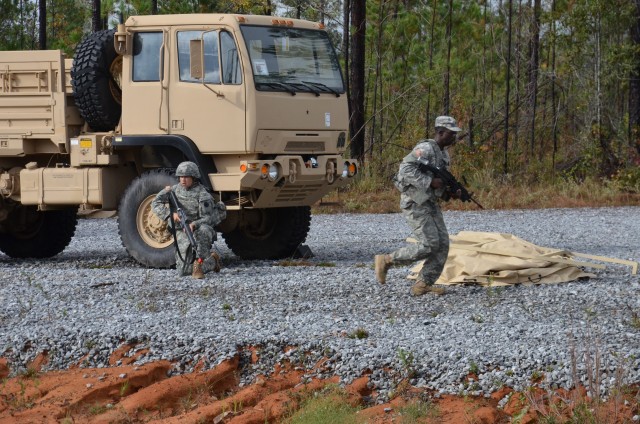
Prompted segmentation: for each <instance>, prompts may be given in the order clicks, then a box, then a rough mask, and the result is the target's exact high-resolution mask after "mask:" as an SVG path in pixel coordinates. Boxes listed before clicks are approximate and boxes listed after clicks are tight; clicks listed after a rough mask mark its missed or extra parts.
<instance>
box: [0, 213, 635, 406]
mask: <svg viewBox="0 0 640 424" xmlns="http://www.w3.org/2000/svg"><path fill="white" fill-rule="evenodd" d="M445 221H446V223H447V226H448V228H449V232H450V233H451V234H455V233H457V232H459V231H463V230H465V231H500V232H504V233H511V234H515V235H516V236H518V237H521V238H523V239H525V240H528V241H531V242H533V243H536V244H539V245H542V246H548V247H555V248H559V249H560V248H561V249H568V250H572V251H575V252H582V253H589V254H593V255H602V256H607V257H613V258H619V259H628V260H635V261H638V260H640V207H623V208H593V209H591V208H589V209H546V210H517V211H478V212H445ZM408 235H409V234H408V229H407V226H406V224H405V222H404V220H403V218H402V217H401V216H400V215H398V214H391V215H349V214H347V215H344V214H343V215H318V216H314V217H313V220H312V226H311V232H310V234H309V237H308V238H307V242H306V244H307V245H308V246H309V247H310V248H311V249H312V251H313V252H314V254H315V257H314V258H312V259H311V262H312V263H313V264H315V265H316V266H279V264H278V262H277V261H242V260H240V259H238V258H236V257H235V256H233V255H232V254H231V253H230V251H229V250H228V249H227V248H226V246H225V245H224V242H218V243H217V246H218V249H219V250H220V251H221V253H222V254H223V257H224V262H225V268H224V269H223V270H222V272H221V273H220V274H209V275H208V276H207V279H205V280H193V279H191V278H182V279H181V278H178V277H176V274H175V271H174V270H157V269H145V268H143V267H141V266H140V265H138V264H137V263H136V262H134V261H133V260H132V259H130V258H129V257H128V256H127V254H126V251H125V250H124V248H123V247H122V246H121V244H120V240H119V237H118V233H117V222H116V221H115V220H114V219H108V220H81V221H80V223H79V226H78V229H77V231H76V235H75V237H74V239H73V241H72V242H71V244H70V245H69V247H68V248H67V249H66V250H65V251H64V252H63V253H62V254H60V255H58V256H57V257H55V258H53V259H50V260H41V261H35V260H24V261H18V260H12V259H10V258H8V257H6V256H4V255H2V254H0V305H2V307H1V308H0V356H2V357H5V358H7V359H8V360H9V362H10V365H11V368H12V371H13V372H14V373H18V372H21V371H23V370H24V369H25V367H26V366H27V364H28V363H29V361H31V360H32V359H33V358H34V357H35V356H36V355H37V354H38V353H40V352H43V351H47V352H48V355H49V364H48V368H50V369H64V368H66V367H68V366H69V365H71V364H76V363H79V361H81V362H80V363H81V365H82V366H92V367H94V366H97V367H105V366H108V358H109V355H110V354H111V353H112V352H113V351H114V350H115V349H116V348H118V347H119V346H120V345H121V344H122V343H125V342H129V343H136V348H135V349H133V350H132V351H131V352H130V354H133V353H134V350H140V349H143V348H148V349H149V353H148V354H145V355H142V356H141V358H140V362H147V361H152V360H156V359H161V358H162V359H168V360H171V361H173V362H174V363H175V369H174V371H173V372H174V373H180V372H187V371H190V370H192V368H193V366H194V365H195V364H196V363H197V362H198V361H201V360H204V361H205V364H206V367H207V368H208V367H212V366H214V365H215V364H217V363H219V362H220V361H222V360H224V359H225V358H228V357H230V356H232V355H235V354H238V352H240V354H241V355H242V357H243V358H244V359H248V357H249V355H250V353H249V351H248V350H247V349H245V348H246V347H248V346H258V347H259V356H260V361H259V362H258V363H257V364H250V363H249V361H248V360H247V361H244V362H243V374H242V375H243V383H244V384H246V383H250V382H251V381H252V379H253V377H254V375H255V374H256V373H258V372H267V371H269V370H271V369H272V367H273V365H274V364H275V363H276V362H279V361H285V360H287V361H292V362H294V363H295V364H296V365H297V366H301V367H306V368H309V367H311V366H312V365H313V364H314V363H315V362H316V361H318V360H319V359H320V358H321V357H327V358H330V360H329V361H328V363H327V364H326V365H328V367H329V369H328V370H327V371H325V372H324V373H325V375H326V374H331V373H335V374H338V375H340V376H341V377H342V379H343V381H345V382H347V381H351V380H352V379H353V378H355V377H358V376H360V375H362V374H363V373H364V372H371V373H372V374H371V382H372V384H373V385H375V386H376V388H377V390H378V391H379V392H380V394H381V396H380V398H379V399H378V400H379V401H382V400H383V399H385V397H386V396H387V395H388V394H389V392H390V391H392V390H393V389H394V387H395V385H396V384H397V383H398V382H399V381H400V380H401V379H402V378H405V377H409V378H410V379H411V382H412V383H413V384H414V385H417V386H421V387H429V388H432V389H435V390H436V391H437V392H439V393H451V394H475V395H488V394H489V393H492V392H494V391H496V390H498V389H499V388H501V387H503V386H509V387H513V388H514V389H516V390H522V389H524V388H526V387H528V386H530V385H532V384H538V385H540V386H542V387H548V388H559V387H564V388H569V387H571V386H573V385H574V384H575V382H576V379H579V380H580V381H581V382H582V384H585V385H586V386H587V387H588V389H590V390H591V391H592V392H593V391H600V393H593V394H596V395H597V394H600V395H606V394H607V393H610V392H611V390H612V389H613V388H616V387H619V386H620V385H622V384H627V383H634V382H640V279H639V277H638V276H637V275H633V276H632V275H630V268H629V267H627V266H623V265H616V264H609V263H607V264H605V265H606V266H607V269H606V270H604V271H602V270H590V271H593V272H595V273H596V274H597V275H598V277H597V278H595V279H591V280H590V281H587V282H574V283H565V284H558V285H541V286H535V285H532V286H524V285H522V286H515V287H508V288H499V289H497V288H493V289H487V288H481V287H471V286H468V287H453V288H449V289H448V293H447V294H446V295H444V296H442V297H438V298H437V297H433V296H430V295H426V296H423V297H420V298H413V297H410V296H409V287H410V285H411V282H410V281H409V280H407V279H406V278H405V277H406V275H407V274H408V269H409V267H406V268H395V269H393V270H391V271H390V272H389V277H388V283H387V284H386V285H384V286H383V285H379V284H377V283H376V282H375V278H374V272H373V266H372V260H373V255H374V254H376V253H383V252H387V251H391V250H393V249H395V248H397V247H399V246H401V245H402V244H403V243H404V239H405V238H406V237H407V236H408ZM357 330H360V333H362V334H365V333H366V334H368V335H367V336H366V337H363V338H360V339H359V338H357V337H353V336H355V334H356V332H357ZM287 346H297V349H294V350H289V351H287V352H285V347H287ZM598 359H599V360H600V363H599V364H597V366H596V362H597V360H598ZM314 372H315V371H311V370H309V372H308V377H311V376H312V375H313V373H314ZM316 373H317V372H316ZM471 373H473V374H475V375H477V379H475V378H470V377H469V374H471ZM539 377H542V378H539ZM533 380H535V381H536V383H534V382H533Z"/></svg>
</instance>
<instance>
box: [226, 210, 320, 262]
mask: <svg viewBox="0 0 640 424" xmlns="http://www.w3.org/2000/svg"><path fill="white" fill-rule="evenodd" d="M310 224H311V208H310V207H309V206H298V207H292V208H272V209H246V210H244V211H243V218H242V220H241V222H240V224H239V225H238V227H237V228H236V229H235V230H233V231H231V232H228V233H223V234H222V236H223V237H224V240H225V242H226V243H227V246H229V248H230V249H231V250H232V251H233V253H235V254H236V255H237V256H240V257H241V258H243V259H281V258H286V257H290V256H292V255H293V253H294V252H295V250H296V248H297V247H298V246H299V245H300V244H302V243H304V241H305V239H306V238H307V234H308V233H309V226H310Z"/></svg>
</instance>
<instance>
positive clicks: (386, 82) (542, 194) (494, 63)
mask: <svg viewBox="0 0 640 424" xmlns="http://www.w3.org/2000/svg"><path fill="white" fill-rule="evenodd" d="M201 12H204V13H208V12H212V13H213V12H215V13H252V14H269V15H279V16H288V17H295V18H303V19H308V20H312V21H318V22H322V23H324V24H325V26H326V29H327V30H328V32H329V33H330V34H331V37H332V38H333V41H334V44H335V45H336V50H337V52H338V54H339V55H340V58H341V61H342V64H343V71H344V75H345V85H346V88H347V92H348V96H349V112H350V115H351V116H350V128H349V130H350V143H349V146H348V153H349V154H350V156H351V157H353V158H357V159H359V161H360V163H361V167H360V178H359V179H358V180H357V182H356V183H355V184H352V186H350V187H349V188H347V189H345V190H341V191H339V192H336V193H335V194H334V195H332V196H331V197H330V198H329V199H324V200H323V202H321V203H320V205H318V206H317V208H318V209H320V210H324V211H327V212H331V211H368V212H392V211H397V210H398V205H397V204H398V200H397V199H398V193H397V192H394V190H393V189H392V185H391V182H390V179H391V176H392V175H393V174H394V173H395V171H396V170H397V166H398V162H399V161H400V160H401V159H402V158H403V157H404V156H405V155H406V154H407V153H408V152H409V151H410V149H411V148H412V147H413V146H414V145H415V144H416V142H417V141H418V140H420V139H422V138H426V137H432V136H433V123H434V121H435V117H436V116H438V115H452V116H454V117H455V118H456V119H457V120H458V122H459V126H461V127H462V128H463V130H464V131H463V132H462V133H461V134H459V141H458V143H457V144H456V146H455V147H454V148H453V149H452V152H451V153H452V159H453V166H452V171H453V173H454V174H455V175H458V176H465V177H466V178H465V181H466V182H467V184H468V186H469V188H470V190H471V191H473V192H474V193H475V197H476V198H477V199H478V200H479V201H480V202H481V203H483V204H484V206H485V207H488V208H504V207H554V206H595V205H618V204H640V0H586V1H585V0H477V1H471V0H315V1H308V0H277V1H276V0H187V1H184V0H127V1H123V0H107V1H102V2H101V1H99V0H93V1H91V0H40V1H30V0H0V16H1V17H2V18H1V19H2V20H1V22H0V50H33V49H39V48H48V49H61V50H63V51H65V52H66V53H67V54H68V56H69V57H72V56H73V51H74V48H75V46H76V45H77V44H78V42H79V41H80V40H81V39H82V38H83V37H84V36H85V35H87V34H88V33H90V32H91V31H95V30H98V29H103V28H111V27H114V26H115V25H116V24H117V23H118V22H124V20H126V18H127V17H128V16H130V15H137V14H154V13H160V14H165V13H201ZM448 205H449V207H452V208H471V207H475V206H474V205H473V204H462V203H460V202H455V203H452V202H450V203H449V204H448Z"/></svg>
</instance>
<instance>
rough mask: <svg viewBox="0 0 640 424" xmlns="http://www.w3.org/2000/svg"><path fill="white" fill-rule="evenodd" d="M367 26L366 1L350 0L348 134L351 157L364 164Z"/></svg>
mask: <svg viewBox="0 0 640 424" xmlns="http://www.w3.org/2000/svg"><path fill="white" fill-rule="evenodd" d="M366 26H367V2H366V0H352V2H351V28H352V29H353V33H352V34H351V48H352V50H351V51H352V54H351V69H350V71H351V74H350V76H349V77H350V80H351V82H350V88H351V96H350V99H349V102H350V104H351V119H350V120H349V132H350V134H351V157H352V158H354V159H357V160H358V161H360V163H363V162H364V140H365V134H364V124H365V120H364V97H365V81H364V69H365V35H366Z"/></svg>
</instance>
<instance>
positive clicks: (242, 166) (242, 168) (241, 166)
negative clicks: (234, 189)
mask: <svg viewBox="0 0 640 424" xmlns="http://www.w3.org/2000/svg"><path fill="white" fill-rule="evenodd" d="M240 172H242V173H243V174H244V173H245V172H247V164H246V163H243V164H241V165H240Z"/></svg>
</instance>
